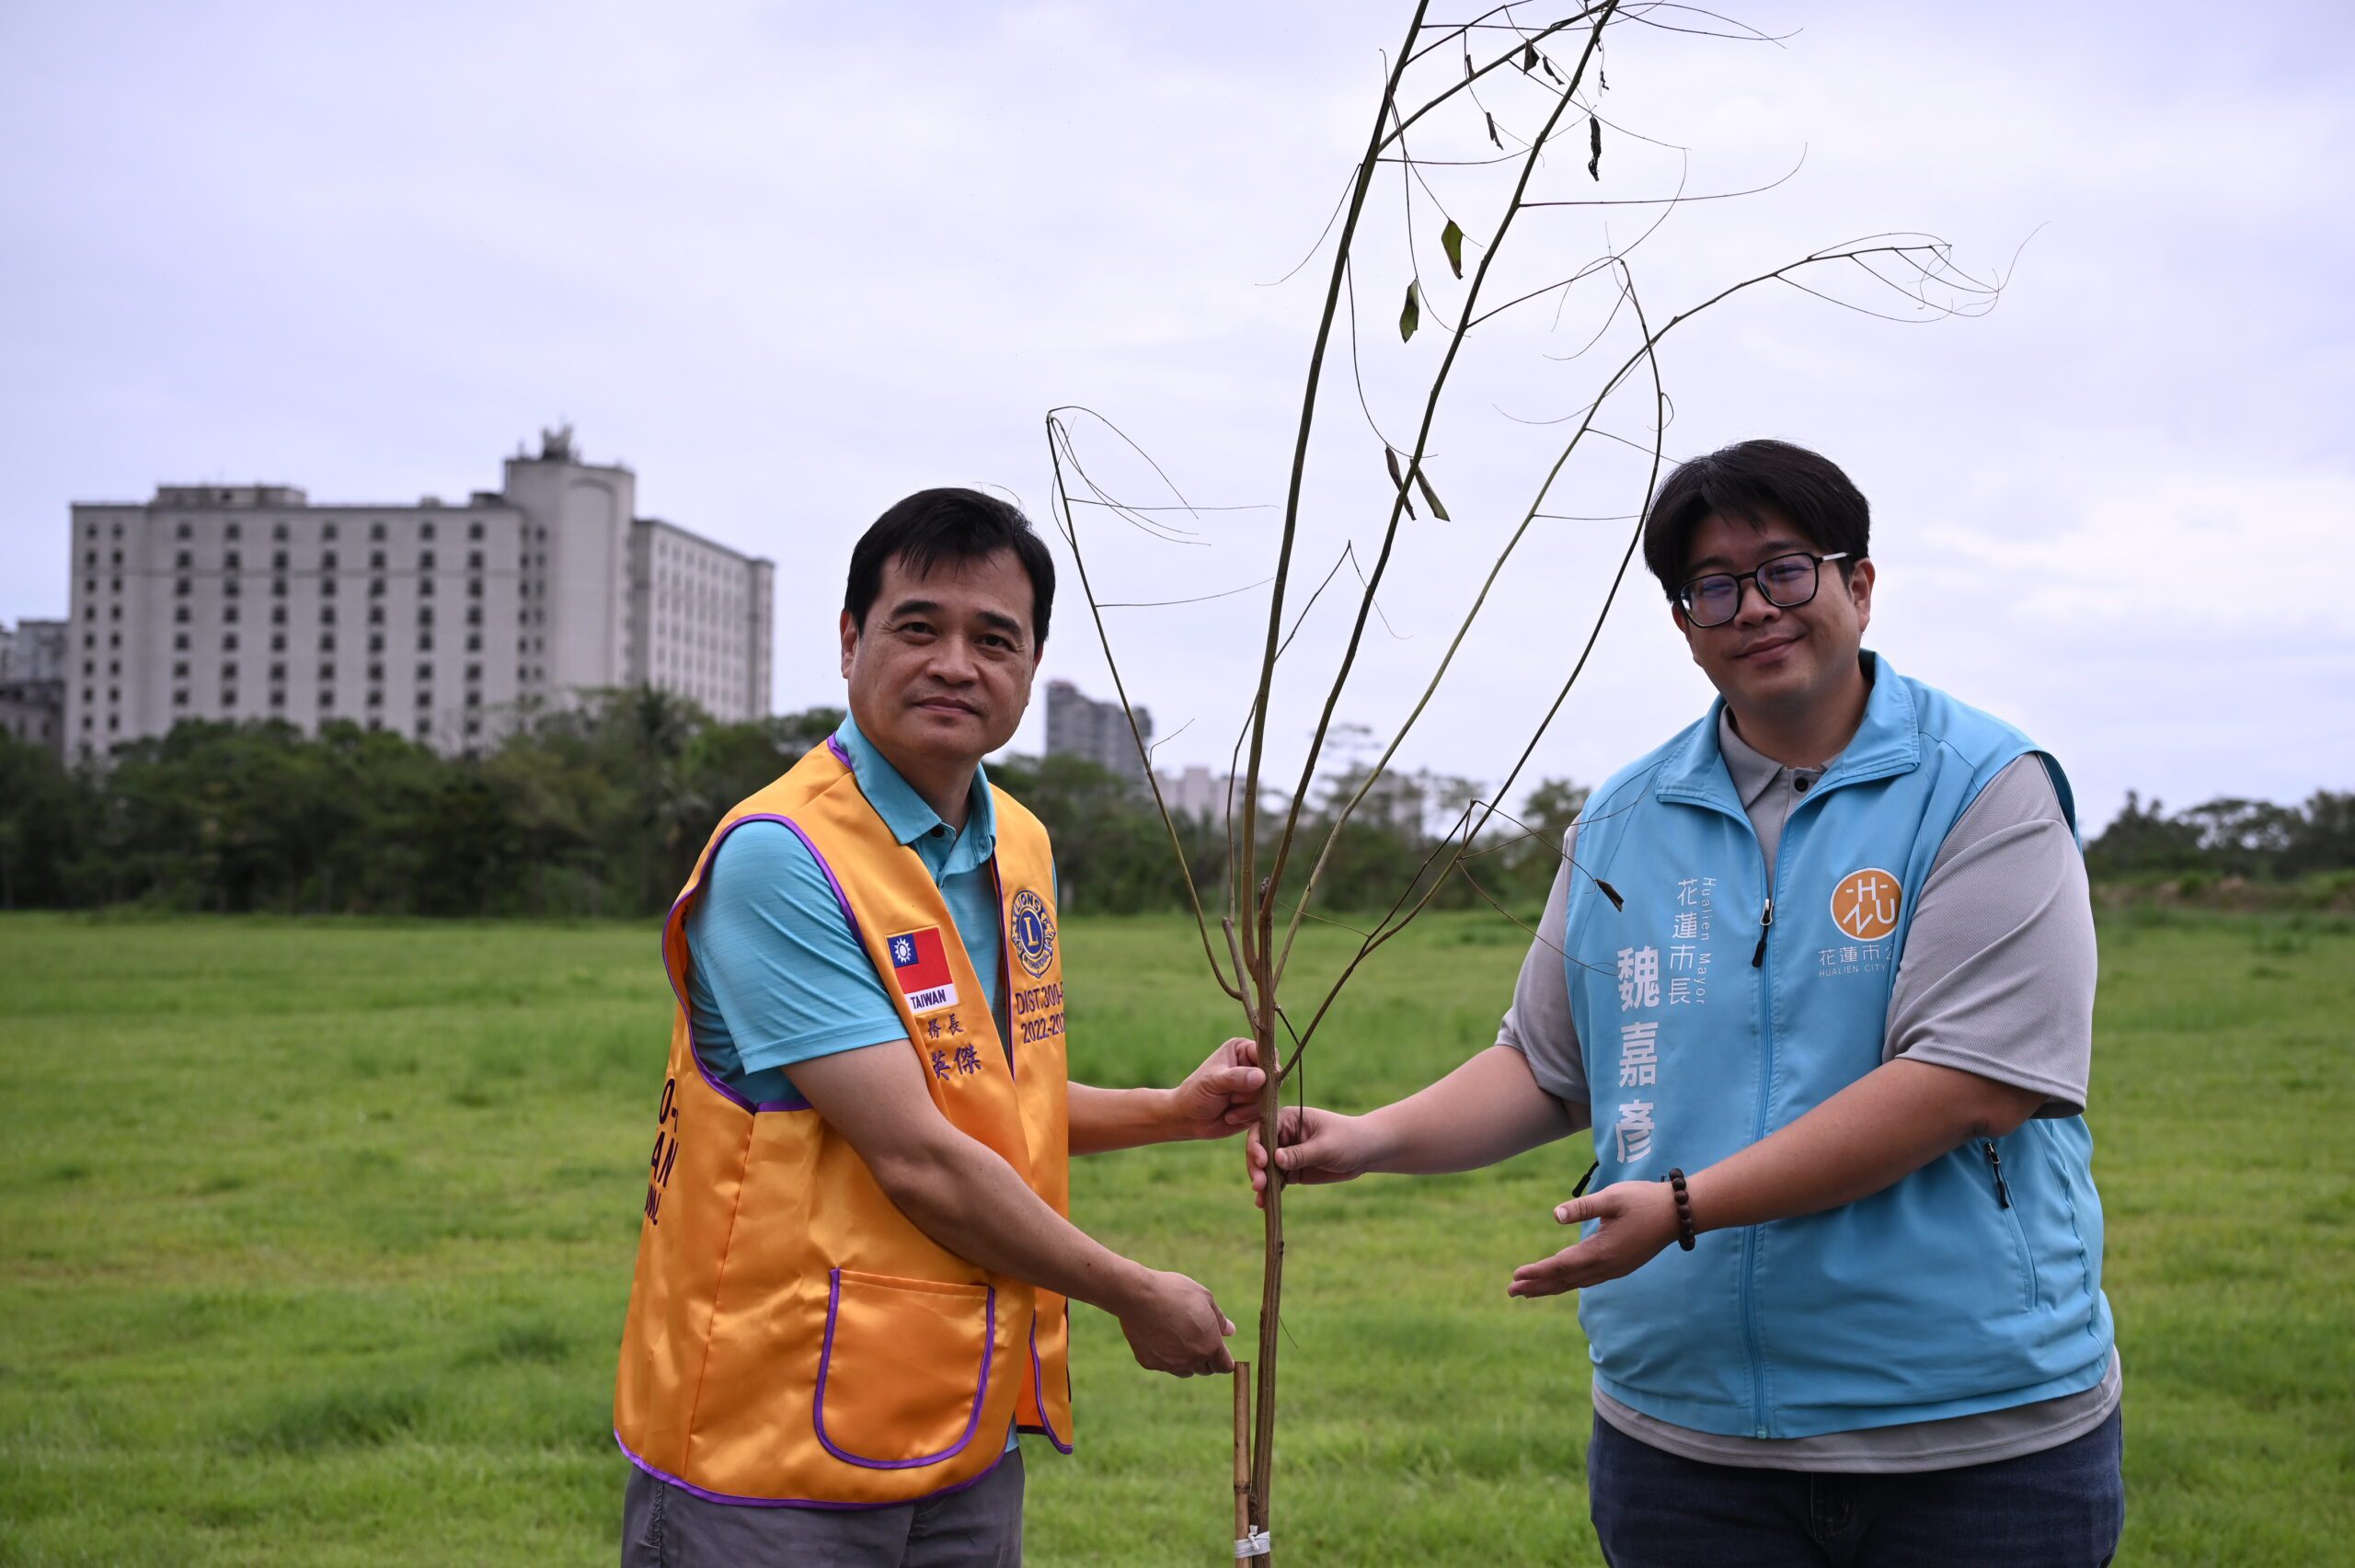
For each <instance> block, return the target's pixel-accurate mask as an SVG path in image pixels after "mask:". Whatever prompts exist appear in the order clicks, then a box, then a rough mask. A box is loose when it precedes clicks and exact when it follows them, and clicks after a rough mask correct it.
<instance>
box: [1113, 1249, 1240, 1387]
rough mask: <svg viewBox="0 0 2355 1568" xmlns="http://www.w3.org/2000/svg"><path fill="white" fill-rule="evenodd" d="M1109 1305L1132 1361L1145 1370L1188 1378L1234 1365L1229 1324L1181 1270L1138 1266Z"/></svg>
mask: <svg viewBox="0 0 2355 1568" xmlns="http://www.w3.org/2000/svg"><path fill="white" fill-rule="evenodd" d="M1115 1310H1116V1311H1117V1312H1118V1313H1119V1315H1120V1332H1121V1333H1124V1334H1126V1335H1128V1339H1129V1348H1130V1349H1131V1350H1132V1351H1134V1352H1135V1353H1136V1357H1137V1365H1138V1366H1140V1367H1143V1368H1145V1370H1147V1371H1149V1372H1167V1373H1169V1374H1170V1375H1171V1376H1172V1377H1177V1378H1191V1377H1194V1376H1196V1375H1198V1374H1199V1375H1202V1376H1208V1375H1210V1374H1212V1373H1214V1372H1231V1371H1233V1370H1235V1358H1234V1357H1233V1356H1229V1355H1228V1354H1227V1352H1226V1336H1227V1335H1228V1334H1231V1333H1234V1332H1235V1324H1234V1323H1233V1322H1229V1321H1228V1319H1227V1316H1226V1314H1225V1313H1223V1312H1222V1311H1220V1310H1218V1303H1217V1302H1216V1301H1214V1300H1212V1299H1211V1293H1210V1292H1209V1291H1208V1290H1206V1289H1204V1288H1202V1287H1201V1286H1200V1285H1197V1284H1196V1283H1194V1281H1192V1280H1190V1279H1189V1278H1187V1277H1186V1276H1184V1275H1182V1274H1166V1273H1164V1272H1162V1271H1161V1270H1158V1269H1147V1270H1145V1271H1143V1276H1142V1277H1141V1278H1140V1280H1139V1282H1138V1284H1137V1286H1136V1288H1134V1290H1133V1291H1132V1292H1130V1293H1128V1294H1126V1295H1125V1296H1124V1298H1123V1299H1121V1300H1120V1302H1119V1303H1118V1305H1117V1306H1116V1308H1115Z"/></svg>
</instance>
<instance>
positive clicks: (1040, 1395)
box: [1022, 1303, 1071, 1454]
mask: <svg viewBox="0 0 2355 1568" xmlns="http://www.w3.org/2000/svg"><path fill="white" fill-rule="evenodd" d="M1063 1317H1064V1319H1065V1320H1066V1321H1068V1320H1069V1319H1070V1317H1071V1307H1070V1305H1069V1304H1068V1303H1066V1304H1065V1305H1064V1307H1063ZM1063 1373H1064V1378H1063V1398H1064V1399H1066V1400H1068V1399H1070V1398H1071V1378H1070V1373H1071V1346H1070V1344H1069V1343H1068V1341H1066V1343H1065V1344H1064V1346H1063ZM1046 1383H1047V1378H1046V1374H1045V1372H1044V1371H1043V1370H1042V1369H1041V1368H1040V1366H1039V1314H1038V1313H1037V1312H1035V1311H1034V1312H1032V1313H1031V1314H1030V1389H1031V1397H1032V1401H1033V1402H1035V1403H1036V1404H1037V1405H1038V1407H1039V1425H1036V1426H1025V1427H1023V1428H1022V1430H1023V1431H1025V1432H1039V1433H1043V1434H1045V1436H1046V1439H1047V1441H1048V1442H1050V1443H1052V1444H1053V1445H1054V1446H1055V1449H1056V1451H1057V1452H1058V1453H1065V1454H1068V1453H1070V1452H1071V1445H1070V1444H1069V1443H1066V1442H1064V1441H1063V1439H1062V1438H1061V1437H1058V1436H1055V1428H1054V1425H1053V1424H1052V1423H1051V1422H1050V1421H1048V1419H1047V1389H1046Z"/></svg>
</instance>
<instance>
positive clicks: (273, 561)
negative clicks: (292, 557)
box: [270, 524, 286, 572]
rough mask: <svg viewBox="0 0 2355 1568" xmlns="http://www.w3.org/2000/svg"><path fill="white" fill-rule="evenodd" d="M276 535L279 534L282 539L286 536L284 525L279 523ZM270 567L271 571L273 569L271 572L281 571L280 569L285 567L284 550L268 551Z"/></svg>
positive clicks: (282, 569)
mask: <svg viewBox="0 0 2355 1568" xmlns="http://www.w3.org/2000/svg"><path fill="white" fill-rule="evenodd" d="M278 536H279V537H280V538H281V539H283V538H285V537H286V529H285V526H284V525H283V524H281V525H280V527H279V530H278ZM285 569H286V552H285V551H283V550H272V551H271V552H270V570H271V571H273V572H282V571H284V570H285Z"/></svg>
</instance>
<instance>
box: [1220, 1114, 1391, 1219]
mask: <svg viewBox="0 0 2355 1568" xmlns="http://www.w3.org/2000/svg"><path fill="white" fill-rule="evenodd" d="M1365 1123H1366V1118H1365V1117H1363V1116H1343V1115H1341V1114H1340V1113H1339V1112H1338V1111H1320V1110H1318V1109H1317V1108H1316V1107H1315V1106H1314V1105H1309V1106H1305V1107H1303V1106H1298V1105H1286V1106H1285V1107H1284V1108H1283V1111H1282V1112H1281V1115H1279V1116H1277V1118H1276V1128H1277V1131H1276V1168H1277V1169H1278V1170H1280V1171H1281V1172H1282V1173H1283V1178H1284V1181H1285V1183H1286V1185H1290V1184H1292V1183H1294V1182H1298V1183H1302V1184H1304V1185H1314V1184H1315V1183H1319V1182H1346V1181H1349V1180H1350V1179H1352V1178H1354V1177H1357V1176H1361V1175H1363V1174H1364V1173H1365V1172H1366V1170H1367V1168H1368V1167H1369V1166H1371V1165H1372V1163H1373V1139H1371V1138H1370V1137H1369V1136H1368V1134H1367V1131H1366V1125H1365ZM1244 1158H1245V1159H1246V1161H1247V1162H1249V1163H1250V1167H1251V1196H1252V1201H1253V1202H1255V1203H1257V1204H1258V1206H1259V1207H1262V1208H1265V1207H1268V1150H1267V1147H1266V1145H1264V1144H1262V1143H1261V1142H1260V1140H1259V1129H1258V1127H1253V1128H1252V1129H1251V1133H1250V1141H1249V1142H1248V1143H1247V1144H1246V1146H1245V1149H1244Z"/></svg>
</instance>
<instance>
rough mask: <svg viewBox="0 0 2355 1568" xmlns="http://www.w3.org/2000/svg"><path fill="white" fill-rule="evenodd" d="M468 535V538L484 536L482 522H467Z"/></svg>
mask: <svg viewBox="0 0 2355 1568" xmlns="http://www.w3.org/2000/svg"><path fill="white" fill-rule="evenodd" d="M466 537H467V538H469V539H479V538H481V537H482V524H481V523H478V522H470V523H468V524H466Z"/></svg>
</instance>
